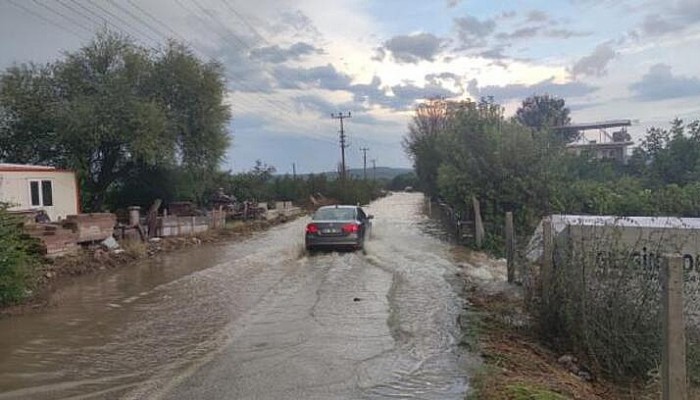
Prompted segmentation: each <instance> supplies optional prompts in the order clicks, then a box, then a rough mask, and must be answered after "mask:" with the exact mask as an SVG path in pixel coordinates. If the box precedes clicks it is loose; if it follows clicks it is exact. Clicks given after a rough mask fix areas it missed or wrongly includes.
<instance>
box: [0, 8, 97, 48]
mask: <svg viewBox="0 0 700 400" xmlns="http://www.w3.org/2000/svg"><path fill="white" fill-rule="evenodd" d="M7 1H8V2H9V3H10V4H12V5H13V6H15V7H17V8H19V9H20V10H23V11H24V12H26V13H28V14H31V15H33V16H35V17H37V18H39V19H41V20H42V21H44V22H48V23H49V24H51V25H53V26H55V27H56V28H58V29H60V30H62V31H65V32H68V33H70V34H71V35H73V36H75V37H77V38H78V39H80V40H85V39H84V38H83V37H82V36H81V34H80V33H77V32H76V31H74V30H72V29H69V28H66V27H65V26H63V25H61V24H59V23H58V22H55V21H53V20H51V19H49V18H47V17H45V16H43V15H41V13H38V12H36V11H34V10H32V9H30V8H27V7H25V6H24V5H22V4H19V3H16V2H15V1H14V0H7Z"/></svg>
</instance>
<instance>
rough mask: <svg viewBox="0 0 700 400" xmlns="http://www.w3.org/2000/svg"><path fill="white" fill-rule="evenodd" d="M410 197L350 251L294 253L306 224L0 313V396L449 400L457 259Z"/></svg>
mask: <svg viewBox="0 0 700 400" xmlns="http://www.w3.org/2000/svg"><path fill="white" fill-rule="evenodd" d="M422 202H423V197H422V195H420V194H416V193H396V194H394V195H392V196H389V197H387V198H384V199H381V200H379V201H377V202H375V203H373V204H372V205H371V206H370V207H368V208H367V210H368V212H369V213H371V214H374V215H375V220H374V227H373V230H372V237H371V239H370V240H369V241H367V243H366V251H365V252H364V253H362V252H357V253H341V254H338V253H328V254H316V255H312V256H306V255H304V254H303V251H302V248H303V246H302V242H303V237H302V233H303V228H304V226H305V224H306V222H307V219H301V220H297V221H294V222H291V223H288V224H285V225H282V226H278V227H275V228H273V229H271V230H270V231H267V232H264V233H260V234H258V235H256V236H255V237H253V238H251V239H248V240H246V241H243V242H238V243H229V244H224V245H218V246H206V247H201V248H197V249H189V250H187V251H183V252H177V253H171V254H168V255H164V256H161V257H159V258H156V259H151V260H148V261H147V262H144V263H141V264H136V265H133V266H129V267H126V268H123V269H120V270H117V271H105V272H103V273H99V274H95V275H90V276H84V277H80V278H77V279H75V280H74V281H73V282H71V283H69V284H68V285H66V286H65V287H63V288H61V289H60V290H58V291H57V292H56V293H55V295H54V298H53V300H54V302H55V303H56V304H57V306H56V307H54V308H51V309H47V310H44V311H41V312H38V313H33V314H29V315H25V316H18V317H13V318H7V319H4V320H0V400H2V399H113V398H124V399H389V398H392V399H393V398H411V399H463V398H464V393H465V392H466V390H467V388H468V380H467V377H466V367H467V365H469V364H470V363H471V361H472V358H471V356H470V355H468V354H464V353H463V352H462V350H461V349H460V348H459V347H458V345H457V342H458V338H459V336H460V332H459V327H458V325H457V316H458V314H459V313H460V311H461V309H462V307H463V300H462V299H461V298H460V296H459V291H460V290H459V284H458V281H457V279H456V278H455V274H456V272H457V268H456V267H455V266H454V264H453V262H452V261H451V260H450V255H449V254H450V252H449V250H450V247H449V245H448V244H446V243H445V242H443V241H441V240H440V239H438V237H439V236H440V234H441V232H440V229H439V228H438V227H437V226H436V224H435V223H434V222H432V221H431V220H429V219H428V218H426V217H425V216H424V215H423V214H422V212H421V209H422Z"/></svg>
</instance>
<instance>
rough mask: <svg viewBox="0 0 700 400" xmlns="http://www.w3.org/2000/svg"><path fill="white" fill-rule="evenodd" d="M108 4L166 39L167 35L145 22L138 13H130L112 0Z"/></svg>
mask: <svg viewBox="0 0 700 400" xmlns="http://www.w3.org/2000/svg"><path fill="white" fill-rule="evenodd" d="M109 4H110V5H111V6H112V7H115V8H117V9H118V10H119V11H121V12H122V13H124V14H127V15H128V16H129V17H131V19H133V20H134V21H136V22H137V23H140V24H141V25H143V26H145V27H146V28H148V30H150V31H151V32H153V33H155V34H156V36H159V37H163V38H165V39H166V40H167V39H168V35H164V34H163V33H162V32H160V31H159V30H157V29H156V28H154V27H152V26H151V25H150V24H149V23H147V22H146V21H144V20H143V19H142V18H141V17H139V16H138V15H135V14H134V13H132V12H131V11H130V10H129V9H128V8H126V7H123V6H121V5H119V4H118V3H116V2H114V1H112V2H109Z"/></svg>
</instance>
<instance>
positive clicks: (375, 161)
mask: <svg viewBox="0 0 700 400" xmlns="http://www.w3.org/2000/svg"><path fill="white" fill-rule="evenodd" d="M372 179H373V180H375V181H376V180H377V160H375V159H372Z"/></svg>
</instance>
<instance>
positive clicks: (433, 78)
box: [425, 72, 462, 86]
mask: <svg viewBox="0 0 700 400" xmlns="http://www.w3.org/2000/svg"><path fill="white" fill-rule="evenodd" d="M445 80H451V81H453V82H454V83H455V84H456V85H457V86H460V85H461V84H462V77H461V76H459V75H457V74H455V73H453V72H441V73H439V74H427V75H426V76H425V81H426V82H427V83H429V84H431V85H439V84H440V81H445Z"/></svg>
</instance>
